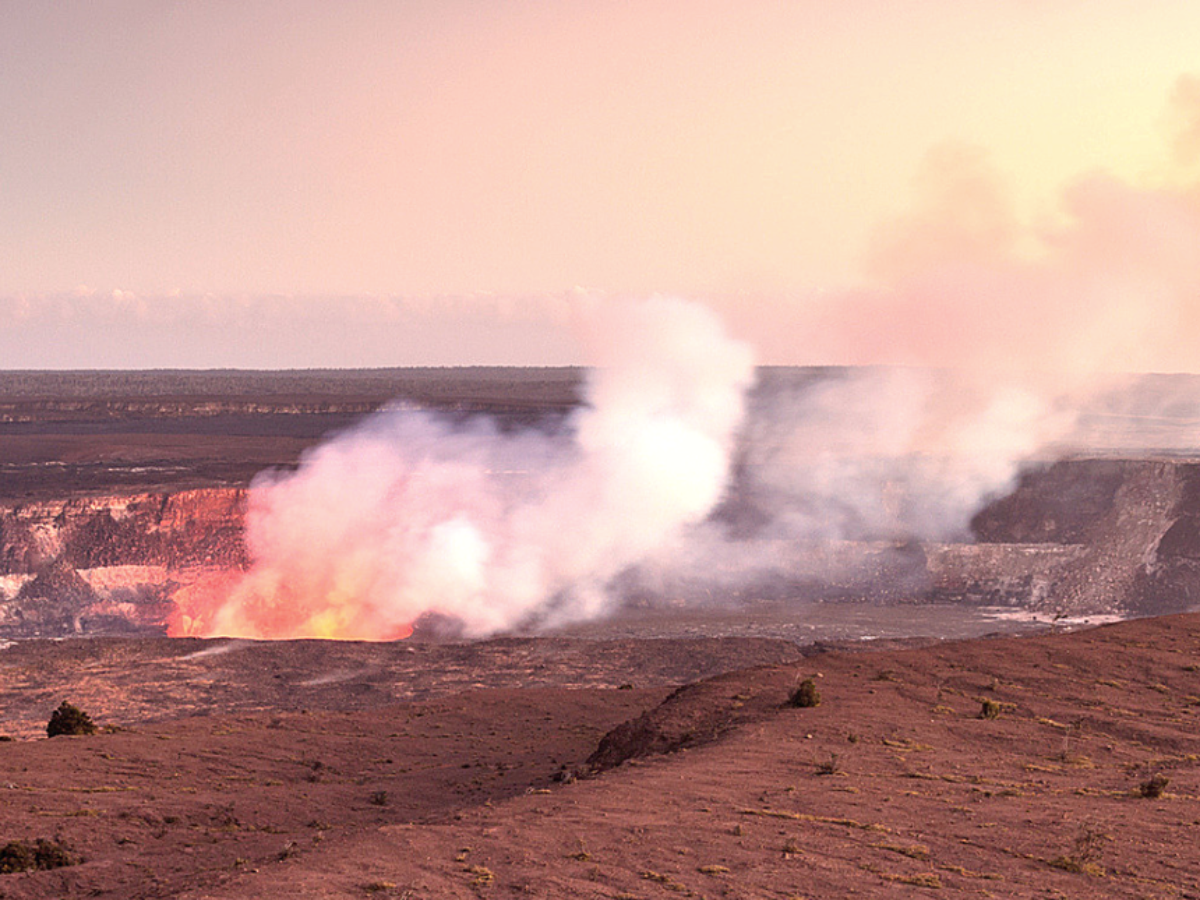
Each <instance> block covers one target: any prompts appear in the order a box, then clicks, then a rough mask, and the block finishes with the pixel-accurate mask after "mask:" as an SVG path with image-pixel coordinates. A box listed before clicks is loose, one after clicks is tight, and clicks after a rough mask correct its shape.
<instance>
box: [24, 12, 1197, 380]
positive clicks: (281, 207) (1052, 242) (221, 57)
mask: <svg viewBox="0 0 1200 900" xmlns="http://www.w3.org/2000/svg"><path fill="white" fill-rule="evenodd" d="M1198 48H1200V3H1195V2H1194V0H1162V2H1125V0H1088V2H1083V0H1040V2H1039V0H993V2H988V0H979V2H963V0H921V2H915V0H914V2H904V0H781V2H769V0H739V2H706V0H641V2H599V0H597V2H585V0H548V2H534V0H530V2H515V0H513V2H504V0H476V2H466V0H428V2H427V0H390V2H365V0H338V2H328V0H314V2H303V0H292V2H283V0H239V2H236V3H235V2H228V3H226V2H207V0H196V2H185V0H175V2H168V0H146V2H136V0H79V2H71V0H62V2H54V3H41V2H35V0H8V2H3V3H0V127H2V129H3V132H2V135H0V368H17V367H22V368H25V367H56V368H63V367H67V368H74V367H142V366H230V365H232V366H241V367H274V366H299V367H304V366H326V365H341V366H357V365H425V364H475V363H480V364H490V363H513V364H561V363H572V362H576V361H577V358H576V357H577V351H576V349H575V347H576V345H575V342H574V341H573V340H572V338H571V337H570V334H569V329H568V327H567V323H568V322H569V320H570V318H571V317H570V314H569V309H570V305H571V303H572V302H574V301H573V299H572V298H575V297H578V296H579V295H580V294H581V293H586V294H589V295H597V296H629V295H634V296H637V295H644V294H652V293H667V294H679V295H682V296H688V297H696V298H699V299H703V300H707V301H709V302H710V303H712V305H714V306H715V307H717V308H718V309H719V310H720V311H721V312H722V313H724V314H725V315H726V317H727V318H728V320H729V321H730V323H731V325H732V327H733V328H734V329H735V330H736V331H737V332H738V333H739V334H740V335H742V336H744V337H746V338H747V339H749V340H751V341H752V342H753V343H755V344H756V345H757V346H758V347H759V350H760V358H761V359H762V360H763V361H765V362H774V363H800V364H803V363H811V362H820V363H824V362H922V363H932V364H956V363H960V362H963V361H964V360H969V359H974V358H977V357H984V358H989V359H992V358H1016V359H1025V358H1027V357H1029V358H1037V359H1042V358H1044V357H1045V356H1046V355H1047V354H1049V355H1051V356H1057V357H1061V358H1062V361H1063V362H1064V364H1068V365H1083V366H1088V365H1095V366H1101V367H1135V368H1151V369H1164V368H1165V369H1178V368H1189V369H1192V370H1193V371H1195V370H1200V294H1198V293H1197V290H1196V288H1197V285H1198V284H1200V200H1198V199H1197V198H1198V192H1197V191H1196V189H1195V188H1194V184H1195V183H1196V182H1197V178H1196V175H1197V173H1198V172H1200V168H1198V167H1197V166H1196V165H1195V163H1196V160H1197V158H1198V157H1200V80H1191V79H1193V78H1195V77H1196V75H1197V74H1200V51H1198ZM1127 257H1128V258H1127ZM1143 319H1145V320H1149V321H1151V322H1152V323H1153V325H1152V326H1149V327H1143V325H1142V324H1141V323H1142V320H1143ZM1131 322H1132V323H1134V324H1133V325H1131ZM1045 323H1049V324H1048V325H1046V324H1045ZM1043 326H1044V327H1043ZM1031 330H1034V331H1037V332H1038V334H1037V335H1035V336H1034V338H1035V339H1034V340H1032V341H1031V342H1029V343H1026V342H1025V338H1026V337H1027V336H1028V334H1029V332H1030V331H1031ZM1043 332H1044V333H1043ZM1193 338H1194V339H1195V340H1194V341H1193V340H1192V339H1193ZM1193 346H1194V347H1196V348H1197V349H1195V350H1193V349H1191V348H1192V347H1193Z"/></svg>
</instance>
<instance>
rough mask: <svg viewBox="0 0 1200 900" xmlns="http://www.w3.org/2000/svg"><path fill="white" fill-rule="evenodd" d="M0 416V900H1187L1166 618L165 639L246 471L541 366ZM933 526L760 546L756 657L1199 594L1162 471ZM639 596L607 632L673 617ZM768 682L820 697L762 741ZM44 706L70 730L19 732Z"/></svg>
mask: <svg viewBox="0 0 1200 900" xmlns="http://www.w3.org/2000/svg"><path fill="white" fill-rule="evenodd" d="M6 379H7V380H6ZM164 385H165V387H164ZM0 388H2V389H3V390H0V738H2V740H0V898H3V900H33V898H44V897H62V898H82V897H106V896H107V897H114V898H118V897H119V898H147V900H150V898H168V897H182V898H188V900H218V898H227V900H232V898H247V897H255V898H271V897H281V898H285V897H286V898H287V900H295V898H308V897H311V898H332V897H338V898H343V897H345V898H351V897H364V898H369V897H396V898H408V900H418V898H441V897H464V898H479V897H485V898H486V897H528V896H536V897H595V898H609V900H617V898H622V900H653V898H657V897H675V896H687V897H710V898H717V897H726V898H765V897H778V898H797V897H802V898H808V900H824V898H828V900H834V898H837V900H841V898H845V897H847V896H854V895H859V896H893V895H896V896H908V895H912V896H952V895H955V894H961V895H963V896H971V897H988V896H992V897H1006V898H1008V897H1013V898H1035V897H1036V898H1054V897H1061V898H1067V897H1070V898H1092V897H1113V898H1118V897H1119V898H1127V897H1144V898H1164V900H1165V898H1187V897H1200V869H1198V868H1197V866H1196V863H1195V850H1194V847H1195V839H1196V829H1197V828H1198V827H1200V763H1198V762H1197V760H1198V759H1200V739H1198V738H1197V734H1198V733H1200V729H1198V728H1197V724H1198V722H1197V716H1200V654H1198V653H1197V651H1196V647H1197V646H1200V615H1196V614H1179V615H1174V616H1170V617H1165V618H1142V619H1138V620H1135V621H1128V622H1123V623H1120V624H1118V625H1115V626H1109V627H1104V628H1098V629H1093V630H1087V631H1079V632H1075V633H1052V632H1053V629H1051V630H1050V632H1047V633H1042V634H1039V635H1035V636H1027V637H1022V638H1010V637H991V638H987V639H978V640H970V641H962V642H950V641H939V640H937V639H936V638H935V637H928V638H925V639H920V640H915V639H914V640H906V641H891V640H878V641H872V642H870V643H857V642H855V643H853V644H828V643H826V644H807V645H803V646H802V645H800V644H798V643H795V642H793V641H786V640H779V639H771V638H764V637H723V638H714V637H698V638H689V639H655V640H647V639H645V638H644V637H642V638H637V637H621V638H613V637H612V633H613V632H612V631H610V632H609V633H608V635H607V636H606V635H605V633H604V632H603V631H594V632H591V633H587V629H581V630H580V632H579V634H578V635H577V636H575V637H566V636H559V637H552V638H547V637H530V636H514V637H507V638H503V639H496V640H490V641H482V642H470V643H461V642H453V641H444V640H437V639H436V635H432V634H429V635H422V634H420V633H418V635H417V637H418V638H423V639H420V640H409V641H401V642H395V643H371V644H363V643H355V642H328V641H281V642H251V641H230V640H199V639H194V638H168V637H165V636H163V632H164V629H165V628H166V627H167V626H168V625H169V623H170V622H171V617H172V615H173V613H174V612H175V611H176V609H177V608H176V605H175V602H174V599H173V598H178V597H181V596H187V593H186V592H188V591H189V590H194V589H197V588H198V587H199V586H202V585H204V584H206V583H207V580H208V579H222V578H227V577H230V576H236V574H237V573H238V572H240V571H242V569H243V568H244V567H245V566H246V564H247V559H246V551H245V548H244V545H243V540H242V517H243V515H244V511H245V506H246V498H247V488H248V486H249V484H250V481H251V479H252V477H253V475H254V474H255V473H256V472H258V471H260V470H261V469H263V468H268V467H278V468H288V467H292V466H295V465H296V463H297V460H298V459H299V458H300V456H301V454H302V453H303V452H304V450H305V449H306V448H308V447H311V446H313V445H314V444H315V443H316V442H318V441H319V440H320V439H321V438H322V436H323V435H325V434H327V433H328V432H330V431H333V430H337V429H339V428H344V427H346V426H347V425H349V424H350V423H351V422H352V421H354V419H355V418H356V417H357V416H359V415H360V414H361V413H362V412H363V411H364V410H366V409H372V408H375V407H377V406H379V405H380V404H382V403H385V402H399V403H400V404H401V405H403V404H404V403H407V402H412V403H414V404H421V405H433V406H437V407H438V408H441V409H443V410H444V411H445V412H447V413H448V414H450V415H458V414H464V415H465V414H469V413H471V412H473V411H476V410H479V409H487V410H489V411H490V412H493V413H495V414H496V415H497V416H498V418H499V421H500V427H502V428H505V427H510V426H525V425H528V424H535V425H538V426H539V427H553V423H554V422H555V421H559V420H561V417H562V416H563V415H565V414H566V412H567V411H568V410H569V409H570V408H571V406H572V404H573V403H575V402H577V390H578V373H576V372H571V371H569V370H552V371H547V372H533V373H530V372H513V371H510V370H484V371H479V372H474V373H471V374H470V376H469V377H468V376H464V375H463V374H462V373H444V372H438V371H428V372H395V371H392V372H364V373H356V374H352V375H351V376H348V377H347V378H345V379H331V378H330V376H329V375H328V373H288V374H285V375H278V376H274V377H272V378H267V379H265V380H263V376H260V375H256V374H254V373H142V374H133V375H131V374H129V373H101V374H93V375H89V376H85V377H81V376H79V375H78V373H76V374H75V375H71V376H65V375H64V376H56V375H48V374H44V373H14V374H9V375H7V376H0ZM167 388H169V390H168V389H167ZM397 397H399V398H401V399H400V400H399V401H396V399H395V398H397ZM406 398H407V399H406ZM971 531H972V534H971V536H970V538H969V539H964V540H963V541H961V542H957V543H941V544H933V543H920V542H915V541H874V542H865V541H863V542H853V541H844V542H836V543H835V542H830V543H827V544H824V545H821V546H787V547H780V548H778V550H779V554H780V556H781V558H784V559H790V560H793V561H794V563H795V567H796V569H795V571H796V577H795V578H785V579H783V580H782V581H781V582H780V584H779V585H777V586H776V589H775V593H771V594H769V595H764V596H763V600H764V601H767V600H769V601H771V602H772V603H774V604H775V606H774V607H772V610H771V616H774V617H775V618H771V617H770V616H767V615H765V614H764V615H763V616H762V617H761V620H762V623H763V626H764V627H763V629H762V630H760V631H756V632H755V633H761V634H770V633H776V634H778V633H782V631H780V630H779V629H778V628H776V627H775V626H776V625H777V624H778V623H780V622H782V621H783V620H782V619H781V618H779V616H781V615H785V614H786V612H787V610H788V607H787V606H786V601H789V600H797V601H798V600H799V598H805V599H807V600H812V599H814V598H815V599H817V600H822V599H826V600H841V601H847V602H845V603H843V604H840V605H838V604H832V603H829V604H825V605H827V606H834V605H838V606H839V608H848V607H850V606H852V605H853V603H851V602H849V601H862V600H864V599H869V600H871V601H872V602H883V603H885V604H892V607H891V609H892V610H893V614H894V615H896V616H904V615H910V616H912V617H913V619H914V621H915V620H916V613H917V611H919V610H923V609H926V608H932V607H929V606H928V605H929V604H931V603H932V604H937V603H954V604H986V605H999V606H1012V607H1019V608H1022V609H1028V610H1032V611H1035V612H1041V613H1042V614H1043V615H1044V616H1045V617H1046V618H1051V617H1053V616H1055V615H1074V614H1079V613H1083V612H1118V613H1121V614H1131V613H1132V614H1138V615H1149V614H1155V613H1160V612H1164V611H1174V610H1182V609H1187V608H1190V607H1192V606H1194V605H1195V603H1196V602H1197V599H1200V583H1198V581H1197V579H1200V570H1198V565H1200V463H1196V462H1194V461H1193V460H1191V459H1190V458H1189V457H1187V456H1186V455H1183V454H1175V455H1160V456H1152V455H1148V454H1140V455H1139V454H1125V455H1121V454H1113V453H1106V454H1096V455H1094V456H1091V457H1087V456H1081V457H1077V458H1070V459H1066V460H1061V461H1058V462H1054V463H1053V464H1049V463H1047V464H1045V465H1034V466H1031V467H1029V468H1028V469H1027V470H1026V471H1025V472H1024V474H1023V475H1022V477H1021V479H1020V481H1019V483H1018V484H1017V485H1016V486H1015V488H1014V489H1013V490H1012V491H1010V492H1009V493H1007V494H1006V495H1005V496H1000V497H996V498H994V499H993V500H992V502H990V503H989V504H988V505H986V506H985V507H984V508H983V509H982V510H981V511H980V512H979V513H978V514H977V515H976V516H975V518H974V520H973V522H972V523H971ZM660 599H661V598H660ZM740 599H741V602H742V604H743V605H742V606H741V607H738V608H737V611H736V615H737V616H738V617H739V618H746V619H748V620H753V619H754V616H755V615H757V614H758V612H757V611H756V607H755V606H754V603H755V598H754V597H743V598H740ZM633 600H634V601H635V602H641V599H640V598H638V597H636V596H634V597H633ZM650 600H651V601H653V600H654V598H650ZM671 600H672V605H671V606H670V607H669V609H668V607H666V606H663V605H661V604H659V605H654V603H653V602H651V603H650V605H648V606H645V607H643V608H642V609H640V610H638V614H639V615H640V616H642V618H637V617H635V616H633V615H632V613H631V615H630V626H631V627H630V629H629V631H630V633H642V634H644V633H647V631H648V626H647V625H646V622H648V621H651V620H653V618H654V617H655V616H657V617H660V618H661V617H663V616H666V615H667V614H668V612H669V614H670V616H671V617H674V618H676V619H678V618H679V616H680V615H681V614H686V613H687V612H688V609H687V607H688V603H689V598H688V597H687V596H683V597H674V596H673V597H672V598H671ZM781 604H783V605H781ZM913 604H921V605H920V606H916V605H913ZM863 605H866V604H863ZM695 612H696V621H697V622H699V623H700V626H701V627H700V628H699V630H698V632H697V633H699V634H706V633H713V629H712V628H710V626H711V625H712V623H713V622H716V621H717V619H715V618H709V619H704V618H703V616H701V615H700V614H701V613H703V612H706V610H705V609H703V608H702V606H701V607H697V609H696V611H695ZM707 612H708V613H710V614H711V615H715V614H716V612H715V611H713V610H707ZM719 612H720V614H721V615H723V616H725V617H726V618H728V617H729V616H733V615H735V613H734V612H731V611H730V608H729V607H723V608H721V610H719ZM793 616H794V613H793ZM922 621H925V620H922ZM773 623H774V624H773ZM705 629H708V630H707V631H706V630H705ZM772 629H775V630H774V632H773V631H772ZM718 630H719V629H718ZM931 630H932V629H931ZM585 633H586V636H584V634H585ZM790 633H792V632H789V634H790ZM901 633H910V634H911V633H916V632H915V631H913V630H911V629H910V630H909V631H908V632H901ZM64 637H67V638H71V639H66V640H64V639H63V638H64ZM79 638H84V639H79ZM806 679H808V680H811V682H812V685H813V687H814V689H815V690H816V691H817V692H818V693H819V695H820V703H819V705H816V706H810V707H805V708H798V707H796V706H794V705H792V704H790V703H789V697H791V696H792V695H793V692H794V690H795V689H796V687H797V685H798V684H799V683H801V682H802V681H803V680H806ZM63 701H69V702H71V703H74V704H77V705H78V706H80V707H82V708H83V709H84V710H86V711H87V712H88V713H89V714H90V716H91V717H92V719H93V720H94V722H95V724H96V725H97V726H98V730H97V733H95V734H91V735H80V736H59V737H54V738H48V737H46V736H45V735H46V725H47V722H48V719H49V717H50V715H51V712H52V711H53V710H55V708H56V707H58V705H59V704H60V703H62V702H63Z"/></svg>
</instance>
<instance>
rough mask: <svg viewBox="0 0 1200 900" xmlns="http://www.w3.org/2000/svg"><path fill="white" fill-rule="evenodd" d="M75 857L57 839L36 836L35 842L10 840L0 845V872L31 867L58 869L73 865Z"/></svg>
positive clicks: (26, 869) (26, 870) (5, 872)
mask: <svg viewBox="0 0 1200 900" xmlns="http://www.w3.org/2000/svg"><path fill="white" fill-rule="evenodd" d="M75 862H76V860H75V858H74V857H73V856H71V854H70V853H68V852H67V848H66V847H64V846H63V845H62V844H60V843H58V842H57V841H48V840H46V839H45V838H38V839H37V842H36V843H33V844H28V843H26V842H25V841H10V842H9V843H7V844H5V845H4V846H3V847H0V874H5V875H7V874H9V873H11V872H28V871H29V870H31V869H59V868H62V867H63V866H73V865H75Z"/></svg>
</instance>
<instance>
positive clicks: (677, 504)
mask: <svg viewBox="0 0 1200 900" xmlns="http://www.w3.org/2000/svg"><path fill="white" fill-rule="evenodd" d="M579 317H580V325H581V333H582V334H584V335H585V336H586V337H585V343H586V344H587V345H588V350H589V357H590V358H589V362H590V363H591V368H590V370H589V376H588V382H587V386H586V403H585V405H584V406H582V407H580V408H579V409H578V410H577V411H575V412H574V413H573V414H572V415H571V416H570V417H569V418H568V419H567V420H566V422H565V423H563V425H562V427H561V428H558V429H555V430H553V431H546V430H538V429H527V430H523V431H519V432H516V433H506V432H503V431H502V430H500V429H499V428H498V426H497V424H496V423H495V422H493V421H491V420H489V419H487V418H485V417H477V418H472V419H469V420H467V421H465V422H464V421H455V420H451V419H450V418H447V417H445V416H440V415H437V414H434V413H430V412H421V411H416V412H414V411H411V410H391V411H382V412H380V413H377V414H375V415H374V416H372V417H370V418H368V419H367V420H365V421H364V422H363V423H361V424H360V425H359V426H358V427H356V428H354V429H353V430H350V431H347V432H345V433H343V434H341V435H339V436H337V437H335V438H333V439H332V440H330V441H329V442H327V443H325V444H323V445H322V446H319V447H317V448H315V449H314V450H312V451H311V452H309V453H308V454H307V455H306V456H305V457H304V458H303V460H302V462H301V465H300V467H299V468H298V470H296V471H295V472H268V473H264V474H263V475H261V476H260V477H259V478H258V479H257V480H256V481H255V483H254V484H253V486H252V490H251V494H250V500H249V508H248V511H247V517H246V541H247V547H248V550H249V552H250V555H251V559H252V561H253V564H252V566H251V568H250V570H249V571H248V572H247V573H246V574H245V575H244V576H242V577H240V578H237V579H236V580H235V581H234V582H233V583H232V584H229V583H226V584H224V585H217V586H215V587H218V588H219V589H218V590H214V591H211V592H193V593H192V595H191V596H190V597H189V598H188V601H187V603H186V608H183V607H182V606H181V608H180V610H179V615H178V616H177V617H176V623H175V625H174V626H173V631H174V632H175V633H188V634H206V635H229V636H240V637H256V638H296V637H337V638H353V639H373V640H387V639H393V638H397V637H404V636H406V635H407V634H409V633H410V631H411V628H412V625H413V623H415V622H418V621H419V620H422V619H423V618H434V619H442V620H449V621H452V622H454V623H457V624H456V627H457V628H458V629H460V632H461V634H463V635H464V636H470V637H477V636H482V635H487V634H492V633H495V632H497V631H501V630H505V629H510V628H513V627H517V626H524V627H536V626H548V625H553V624H559V623H564V622H570V621H574V620H579V619H584V618H590V617H593V616H596V615H599V614H601V613H602V612H603V611H605V610H606V609H607V608H608V607H609V605H610V603H611V600H610V591H609V587H610V582H611V581H612V579H613V578H614V577H615V576H616V575H618V574H619V573H621V572H622V571H623V570H625V569H627V568H628V567H630V566H631V565H633V564H634V563H636V562H638V561H639V560H642V559H644V558H646V557H649V556H652V555H654V554H655V553H657V552H659V551H660V550H661V549H662V548H664V547H666V546H667V545H669V544H670V543H672V542H673V541H674V540H675V539H677V538H679V536H680V535H681V534H682V533H683V532H684V530H685V529H687V528H688V526H692V525H696V524H698V523H700V522H702V521H704V520H705V518H706V517H707V516H708V515H709V513H710V512H711V511H712V509H713V508H714V507H715V506H716V505H717V504H718V503H719V501H720V500H721V498H722V495H723V493H724V491H725V489H726V486H727V482H728V480H729V477H730V460H731V457H732V454H733V451H734V445H735V438H736V434H737V430H738V428H739V425H740V423H741V420H742V413H743V397H744V394H745V391H746V389H747V388H748V387H749V386H750V384H751V381H752V379H753V373H754V370H753V360H752V353H751V351H750V349H749V347H748V346H747V345H745V344H743V343H740V342H738V341H735V340H733V339H731V338H729V337H728V336H727V335H726V334H725V333H724V331H723V330H722V327H721V324H720V322H719V321H718V319H717V318H716V317H715V316H714V315H713V314H712V313H711V312H709V311H708V310H707V309H706V308H704V307H702V306H699V305H696V304H693V303H689V302H685V301H681V300H675V299H667V298H654V299H651V300H648V301H643V302H624V303H604V304H594V305H589V306H586V307H584V308H581V309H580V310H579Z"/></svg>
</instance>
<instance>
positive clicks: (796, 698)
mask: <svg viewBox="0 0 1200 900" xmlns="http://www.w3.org/2000/svg"><path fill="white" fill-rule="evenodd" d="M820 705H821V692H820V691H818V690H817V683H816V682H815V681H813V680H812V679H811V678H805V679H804V680H803V681H801V682H800V683H799V684H798V685H796V687H795V688H794V689H793V690H792V693H791V694H790V695H789V696H788V706H796V707H800V708H802V709H806V708H809V707H813V706H820Z"/></svg>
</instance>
